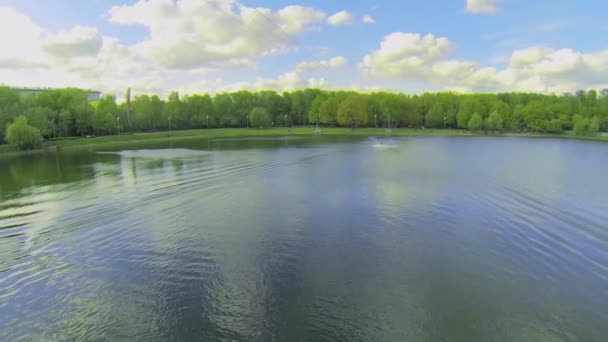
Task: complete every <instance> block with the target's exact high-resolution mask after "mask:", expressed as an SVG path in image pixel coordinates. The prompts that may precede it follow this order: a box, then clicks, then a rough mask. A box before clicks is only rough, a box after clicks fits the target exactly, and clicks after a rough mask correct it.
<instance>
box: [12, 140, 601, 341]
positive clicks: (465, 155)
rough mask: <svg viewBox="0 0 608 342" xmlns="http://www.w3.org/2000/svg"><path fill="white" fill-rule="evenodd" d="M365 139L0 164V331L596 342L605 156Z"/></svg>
mask: <svg viewBox="0 0 608 342" xmlns="http://www.w3.org/2000/svg"><path fill="white" fill-rule="evenodd" d="M377 143H378V142H377V141H376V140H365V139H363V140H344V139H342V140H336V139H330V138H323V137H314V138H310V139H308V138H307V139H278V140H218V141H201V142H188V143H181V144H177V145H176V144H173V145H170V146H169V145H167V144H161V145H163V146H151V147H146V149H144V148H142V149H140V150H136V151H122V152H116V153H103V154H100V153H93V152H80V153H72V154H61V153H60V154H49V155H45V156H24V157H19V158H12V159H3V160H1V161H0V340H2V341H19V340H24V341H30V340H41V341H42V340H44V341H48V340H83V341H85V340H86V341H90V340H107V341H119V340H130V341H133V340H137V341H192V340H204V341H605V340H606V339H607V338H608V181H607V178H606V175H607V174H608V145H606V144H601V143H589V142H576V141H560V140H540V139H539V140H531V139H509V138H496V139H494V138H409V139H395V140H394V141H393V142H392V143H395V144H396V145H398V147H396V148H377V147H374V145H375V144H377ZM164 145H167V146H164ZM162 147H168V148H169V149H165V150H160V151H158V150H157V151H155V150H151V149H150V148H162Z"/></svg>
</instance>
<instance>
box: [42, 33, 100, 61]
mask: <svg viewBox="0 0 608 342" xmlns="http://www.w3.org/2000/svg"><path fill="white" fill-rule="evenodd" d="M101 44H102V37H101V34H99V31H98V30H97V29H96V28H94V27H85V26H76V27H73V28H72V29H70V30H63V31H59V32H58V33H56V34H53V35H50V36H49V37H47V38H46V39H45V42H44V45H43V49H44V50H45V51H46V52H47V53H49V54H50V55H52V56H55V57H58V58H72V57H82V56H94V55H96V54H97V52H99V49H101Z"/></svg>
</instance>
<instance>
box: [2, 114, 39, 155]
mask: <svg viewBox="0 0 608 342" xmlns="http://www.w3.org/2000/svg"><path fill="white" fill-rule="evenodd" d="M6 140H7V141H8V142H9V143H10V144H12V145H15V146H17V147H19V148H20V149H22V150H29V149H34V148H37V147H40V145H41V144H42V136H41V135H40V131H39V130H38V129H37V128H34V127H32V126H30V125H28V123H27V118H26V117H25V116H18V117H17V118H15V120H14V121H13V123H11V124H10V125H8V127H7V128H6Z"/></svg>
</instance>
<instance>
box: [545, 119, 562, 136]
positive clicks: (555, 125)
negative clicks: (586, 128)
mask: <svg viewBox="0 0 608 342" xmlns="http://www.w3.org/2000/svg"><path fill="white" fill-rule="evenodd" d="M546 130H547V133H553V134H559V133H562V132H563V130H564V129H563V126H562V121H561V120H560V119H551V120H550V121H549V122H547V124H546Z"/></svg>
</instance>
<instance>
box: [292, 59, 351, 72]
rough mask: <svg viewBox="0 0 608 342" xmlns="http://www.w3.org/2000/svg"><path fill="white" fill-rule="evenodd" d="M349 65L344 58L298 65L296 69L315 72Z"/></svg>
mask: <svg viewBox="0 0 608 342" xmlns="http://www.w3.org/2000/svg"><path fill="white" fill-rule="evenodd" d="M346 63H348V61H347V59H346V58H345V57H343V56H336V57H332V58H330V59H328V60H321V61H310V62H301V63H298V64H297V65H296V67H295V69H296V70H297V71H314V70H322V69H332V68H339V67H343V66H345V65H346Z"/></svg>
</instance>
